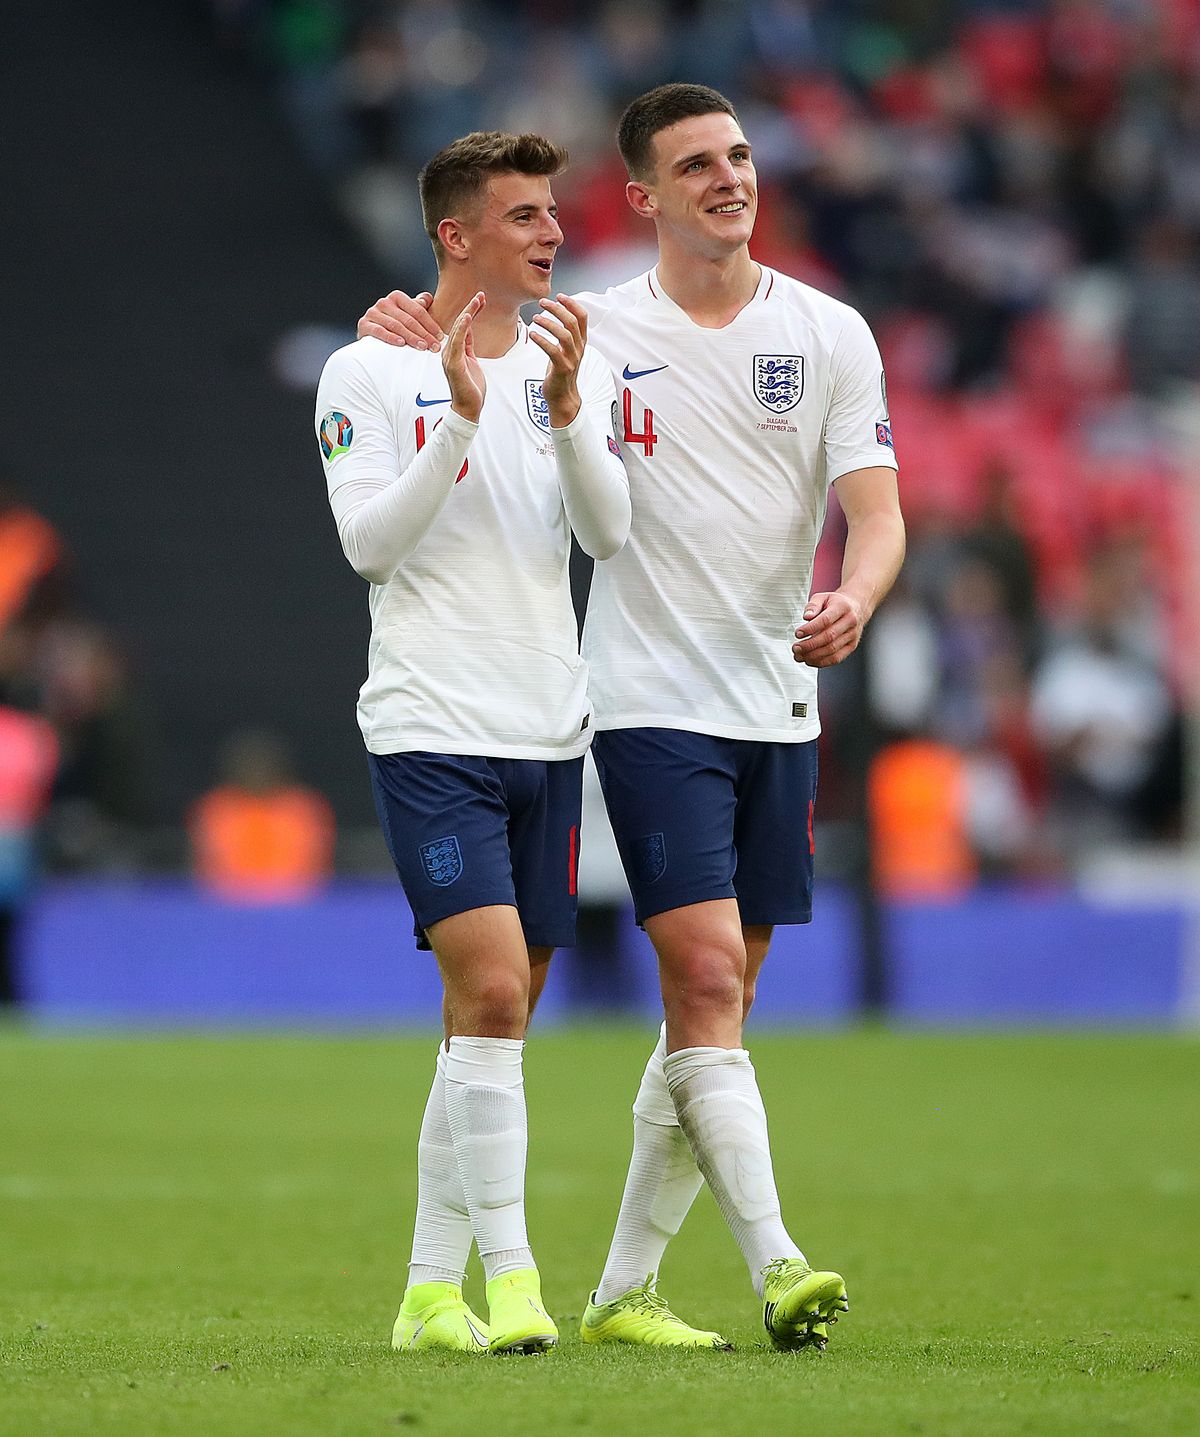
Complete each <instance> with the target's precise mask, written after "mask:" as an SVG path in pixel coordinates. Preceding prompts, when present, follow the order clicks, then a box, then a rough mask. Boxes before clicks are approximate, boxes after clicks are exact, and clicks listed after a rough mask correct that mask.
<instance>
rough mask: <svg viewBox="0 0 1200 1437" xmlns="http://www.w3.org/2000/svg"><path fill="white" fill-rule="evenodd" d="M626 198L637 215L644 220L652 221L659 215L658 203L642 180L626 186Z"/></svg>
mask: <svg viewBox="0 0 1200 1437" xmlns="http://www.w3.org/2000/svg"><path fill="white" fill-rule="evenodd" d="M625 198H626V199H627V200H628V201H629V203H630V206H631V207H632V209H633V211H634V213H635V214H638V215H641V217H642V219H644V220H652V219H653V218H654V216H655V215H656V214H657V213H658V201H657V200H656V199H655V198H654V195H653V193H652V192H651V191H650V190H648V189H647V188H646V186H645V185H644V184H642V183H641V181H640V180H630V181H629V183H628V184H627V185H626V186H625Z"/></svg>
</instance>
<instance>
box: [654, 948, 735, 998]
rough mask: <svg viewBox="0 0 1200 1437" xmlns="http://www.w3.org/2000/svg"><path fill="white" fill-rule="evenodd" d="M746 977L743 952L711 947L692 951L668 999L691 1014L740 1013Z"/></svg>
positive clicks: (676, 978)
mask: <svg viewBox="0 0 1200 1437" xmlns="http://www.w3.org/2000/svg"><path fill="white" fill-rule="evenodd" d="M745 978H746V958H745V954H744V953H740V952H738V951H737V950H735V949H732V948H729V949H724V948H710V949H707V950H701V951H699V952H696V953H694V954H692V955H691V956H690V958H689V960H688V962H687V963H686V965H684V967H683V968H682V970H681V971H680V972H679V973H678V974H677V975H676V977H675V981H674V982H673V983H671V984H670V985H669V988H670V993H669V997H668V1001H670V1000H671V999H673V1000H674V1005H675V1006H676V1007H681V1008H686V1009H687V1010H689V1011H690V1012H693V1013H713V1014H718V1013H719V1014H726V1013H730V1012H739V1011H740V1010H741V1006H742V993H743V988H744V985H745Z"/></svg>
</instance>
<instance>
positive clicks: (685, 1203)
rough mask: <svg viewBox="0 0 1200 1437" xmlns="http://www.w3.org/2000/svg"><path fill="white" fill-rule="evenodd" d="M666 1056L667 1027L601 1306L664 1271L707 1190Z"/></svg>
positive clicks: (646, 1089) (639, 1127) (637, 1118)
mask: <svg viewBox="0 0 1200 1437" xmlns="http://www.w3.org/2000/svg"><path fill="white" fill-rule="evenodd" d="M666 1051H667V1025H666V1024H665V1023H664V1024H663V1026H662V1028H661V1029H660V1031H659V1035H658V1044H657V1046H656V1047H655V1049H654V1052H653V1053H651V1054H650V1061H649V1062H648V1063H647V1064H646V1071H645V1072H644V1073H643V1074H642V1085H641V1087H640V1088H639V1089H638V1095H637V1098H636V1099H635V1100H634V1104H633V1156H632V1157H631V1158H630V1160H629V1175H628V1176H627V1177H626V1179H625V1191H624V1193H623V1194H622V1195H621V1210H620V1212H619V1213H618V1214H617V1226H616V1231H615V1232H614V1233H613V1238H612V1244H611V1246H610V1247H609V1249H608V1258H607V1260H606V1262H605V1264H604V1271H603V1273H602V1274H601V1276H600V1285H599V1287H597V1289H596V1301H597V1302H611V1301H612V1300H613V1298H615V1297H622V1296H624V1294H625V1293H627V1292H630V1291H631V1290H632V1289H633V1288H635V1287H640V1286H641V1285H642V1283H643V1282H645V1280H646V1276H647V1274H648V1273H652V1272H653V1273H657V1272H658V1266H659V1263H660V1262H661V1261H662V1256H663V1253H664V1252H665V1251H666V1248H667V1243H668V1242H670V1240H671V1238H673V1237H674V1236H675V1234H676V1233H677V1232H678V1231H679V1229H680V1227H681V1225H682V1223H683V1220H684V1218H685V1217H687V1215H688V1210H689V1209H690V1208H691V1206H692V1203H693V1202H694V1201H695V1200H696V1194H697V1193H698V1192H699V1191H700V1189H701V1188H702V1187H703V1186H704V1178H703V1177H702V1175H701V1173H700V1169H699V1168H698V1167H697V1166H696V1159H695V1158H694V1157H693V1156H692V1150H691V1147H690V1146H689V1145H688V1140H687V1138H686V1137H685V1136H684V1134H683V1129H682V1128H681V1127H680V1126H679V1119H678V1118H677V1117H676V1116H675V1104H674V1103H673V1102H672V1101H671V1094H670V1091H669V1090H668V1088H667V1080H666V1078H665V1077H664V1076H663V1058H664V1057H665V1055H666Z"/></svg>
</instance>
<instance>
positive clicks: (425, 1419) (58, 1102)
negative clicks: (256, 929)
mask: <svg viewBox="0 0 1200 1437" xmlns="http://www.w3.org/2000/svg"><path fill="white" fill-rule="evenodd" d="M652 1038H653V1035H652V1034H651V1033H649V1032H634V1031H632V1030H628V1029H622V1030H617V1031H612V1030H599V1029H583V1030H573V1031H560V1032H557V1033H555V1032H547V1033H538V1034H535V1037H534V1039H533V1041H531V1043H530V1045H529V1048H528V1050H527V1065H526V1073H527V1090H528V1095H529V1106H530V1129H531V1143H530V1150H531V1159H530V1179H529V1219H530V1233H531V1235H532V1238H533V1242H534V1247H535V1251H536V1253H537V1256H538V1259H539V1263H540V1266H541V1269H542V1274H543V1280H544V1291H545V1295H546V1298H547V1302H548V1305H549V1307H550V1310H551V1311H552V1312H553V1313H554V1314H555V1316H556V1317H557V1318H558V1320H559V1322H560V1324H561V1326H562V1329H563V1334H564V1337H563V1342H562V1345H561V1347H560V1348H559V1349H558V1351H556V1352H554V1353H552V1354H551V1355H549V1356H547V1357H544V1358H524V1359H522V1358H509V1359H494V1358H472V1357H462V1358H458V1357H445V1358H435V1357H428V1356H425V1357H405V1358H401V1357H398V1356H394V1355H393V1354H392V1353H391V1352H390V1351H389V1349H388V1338H389V1334H390V1328H391V1322H392V1318H393V1317H394V1315H395V1309H396V1306H397V1303H398V1301H399V1296H400V1292H401V1289H402V1285H403V1275H404V1262H405V1259H406V1258H407V1255H408V1241H409V1236H410V1222H411V1216H412V1210H413V1204H414V1191H415V1185H414V1174H413V1161H412V1154H413V1150H414V1147H415V1140H416V1132H417V1127H418V1124H419V1121H420V1113H421V1108H422V1105H423V1103H424V1098H425V1094H426V1091H427V1087H428V1080H429V1077H430V1074H431V1069H432V1062H433V1054H434V1044H435V1041H436V1040H435V1039H434V1037H433V1036H432V1035H430V1037H428V1038H421V1039H411V1038H404V1039H400V1040H395V1041H390V1040H383V1039H379V1038H377V1037H370V1038H320V1037H246V1038H241V1037H239V1038H220V1037H216V1038H214V1037H164V1038H157V1037H107V1036H105V1037H78V1036H74V1037H72V1036H45V1035H38V1034H32V1033H26V1032H23V1031H21V1030H19V1029H6V1030H3V1031H0V1433H2V1434H4V1437H9V1434H12V1437H18V1434H19V1437H30V1434H43V1433H44V1434H54V1437H65V1434H73V1433H93V1432H94V1433H113V1434H116V1433H120V1434H122V1437H125V1434H134V1437H141V1434H150V1435H151V1437H158V1434H184V1433H187V1434H199V1433H204V1434H217V1437H220V1434H225V1433H230V1434H232V1433H236V1434H238V1437H258V1434H271V1437H275V1434H289V1437H307V1434H322V1437H329V1434H342V1433H346V1434H366V1437H370V1434H380V1437H384V1434H388V1433H395V1432H397V1431H399V1430H405V1431H409V1430H411V1431H414V1432H418V1433H419V1432H422V1431H426V1432H430V1433H439V1434H458V1433H471V1434H480V1437H509V1434H511V1437H540V1434H551V1433H553V1434H558V1433H574V1432H582V1433H587V1432H590V1431H594V1432H601V1431H608V1430H612V1429H617V1430H627V1431H636V1432H637V1433H639V1434H645V1437H676V1434H680V1437H683V1434H688V1437H692V1434H701V1433H709V1432H718V1433H719V1432H723V1431H729V1432H737V1433H743V1432H744V1433H757V1432H764V1433H781V1434H790V1433H805V1434H808V1433H814V1434H829V1433H836V1434H837V1437H855V1435H856V1434H866V1437H890V1434H906V1433H928V1434H935V1433H936V1434H942V1433H945V1434H959V1433H963V1434H968V1433H969V1434H970V1437H988V1434H1011V1433H1080V1434H1084V1433H1086V1434H1089V1437H1094V1434H1107V1433H1114V1434H1125V1433H1147V1434H1149V1433H1154V1434H1156V1437H1162V1434H1174V1433H1179V1434H1185V1433H1186V1434H1189V1437H1191V1434H1194V1433H1195V1432H1197V1431H1200V1346H1198V1343H1197V1335H1198V1330H1200V1276H1198V1274H1197V1265H1198V1254H1200V1044H1197V1043H1196V1042H1194V1041H1191V1040H1187V1039H1175V1038H1170V1037H1142V1036H1130V1037H1051V1036H976V1037H949V1036H930V1035H903V1034H894V1033H883V1032H864V1033H852V1034H844V1035H822V1036H813V1035H807V1034H791V1035H784V1034H764V1035H758V1036H755V1037H754V1039H753V1041H752V1044H751V1046H752V1050H753V1053H754V1058H755V1063H756V1066H757V1068H758V1072H759V1078H760V1082H761V1084H762V1088H763V1092H764V1095H765V1097H766V1100H767V1107H768V1111H769V1113H770V1114H771V1120H772V1135H773V1141H774V1148H775V1157H776V1168H777V1173H778V1177H779V1185H780V1190H781V1193H782V1195H783V1198H784V1211H785V1215H786V1217H787V1219H788V1222H789V1225H790V1226H791V1228H792V1231H793V1233H794V1235H795V1236H796V1238H797V1240H798V1241H799V1242H800V1244H801V1246H802V1247H804V1249H805V1251H806V1252H807V1253H808V1255H809V1257H810V1259H811V1260H812V1261H813V1262H814V1263H815V1264H817V1265H821V1266H832V1267H836V1268H838V1269H839V1270H840V1271H842V1272H843V1273H844V1274H845V1275H846V1278H847V1283H848V1286H849V1291H850V1300H851V1307H852V1310H851V1313H850V1316H849V1317H848V1318H847V1319H846V1320H844V1321H843V1322H842V1323H841V1324H840V1325H839V1326H838V1327H837V1328H835V1329H834V1331H833V1338H832V1341H831V1342H830V1346H829V1351H828V1352H827V1353H826V1354H825V1355H824V1356H819V1355H817V1354H815V1353H799V1354H784V1353H776V1352H773V1351H771V1350H770V1349H769V1348H768V1347H767V1346H766V1344H765V1338H764V1336H763V1334H762V1331H761V1327H760V1325H759V1314H758V1308H757V1304H756V1303H755V1301H754V1298H753V1295H752V1293H751V1292H750V1289H749V1285H748V1283H747V1280H746V1278H745V1274H744V1271H743V1269H742V1265H741V1260H740V1258H739V1256H738V1253H737V1251H736V1249H735V1248H734V1246H733V1243H732V1241H731V1239H730V1238H729V1237H728V1235H727V1233H726V1231H725V1228H724V1226H723V1224H722V1222H721V1220H720V1217H719V1215H718V1213H717V1211H716V1207H715V1205H714V1204H713V1202H712V1200H711V1198H709V1196H708V1195H707V1193H705V1194H702V1196H701V1198H700V1200H699V1202H698V1203H697V1205H696V1208H695V1210H694V1211H693V1213H692V1215H691V1217H690V1218H689V1220H688V1223H687V1225H686V1226H685V1228H684V1231H683V1233H682V1234H681V1235H680V1237H679V1238H678V1239H677V1240H676V1242H675V1243H674V1244H673V1246H672V1248H671V1250H670V1252H669V1253H668V1256H667V1261H666V1263H665V1265H664V1269H663V1273H662V1277H661V1284H660V1285H661V1287H662V1289H663V1291H664V1292H665V1293H666V1294H667V1295H668V1296H669V1298H670V1299H671V1301H672V1303H673V1305H674V1306H675V1307H676V1308H677V1310H678V1311H679V1312H680V1313H681V1314H682V1315H684V1316H685V1317H687V1318H688V1319H689V1320H691V1321H693V1322H696V1323H698V1324H699V1325H701V1326H709V1327H719V1328H720V1329H721V1330H722V1331H724V1332H725V1334H726V1335H727V1336H728V1337H729V1338H730V1339H731V1340H732V1341H733V1342H734V1343H736V1345H737V1351H736V1352H735V1353H733V1354H721V1353H692V1354H672V1353H669V1352H666V1353H662V1352H660V1353H655V1352H643V1351H634V1350H625V1349H607V1348H602V1349H592V1348H584V1347H583V1346H582V1345H581V1344H580V1343H579V1341H578V1339H577V1337H576V1335H575V1330H574V1329H575V1323H576V1321H577V1318H578V1314H579V1312H580V1310H581V1306H582V1303H583V1301H584V1299H585V1296H586V1293H587V1291H588V1289H589V1287H590V1286H592V1285H593V1284H594V1283H595V1281H596V1278H597V1276H598V1274H599V1271H600V1267H601V1264H602V1260H603V1256H604V1251H605V1248H606V1246H607V1242H608V1238H609V1234H610V1230H611V1225H612V1221H613V1218H614V1216H615V1214H616V1208H617V1201H618V1198H619V1195H620V1188H621V1183H622V1179H623V1177H624V1169H625V1163H626V1159H627V1155H628V1144H629V1116H628V1113H629V1104H630V1101H631V1099H632V1095H633V1092H634V1089H635V1086H636V1083H637V1079H638V1076H639V1074H640V1071H641V1067H642V1063H643V1060H644V1057H645V1053H646V1051H647V1050H648V1048H649V1046H650V1043H651V1041H652ZM470 1287H471V1290H472V1293H473V1295H474V1296H475V1297H476V1298H478V1299H479V1300H480V1301H482V1291H481V1289H482V1283H481V1278H480V1275H479V1273H478V1270H476V1271H475V1272H474V1274H473V1276H472V1279H471V1283H470Z"/></svg>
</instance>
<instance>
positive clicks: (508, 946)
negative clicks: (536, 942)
mask: <svg viewBox="0 0 1200 1437" xmlns="http://www.w3.org/2000/svg"><path fill="white" fill-rule="evenodd" d="M427 933H428V938H429V942H430V944H431V945H432V947H433V951H434V954H435V956H436V958H437V961H438V968H439V969H440V970H441V974H442V982H443V983H444V985H445V989H446V994H447V998H448V1002H449V1008H450V1011H451V1013H452V1015H453V1023H454V1030H455V1032H456V1033H457V1034H458V1035H459V1036H482V1037H501V1038H503V1037H514V1038H516V1037H521V1036H523V1035H524V1032H525V1027H526V1024H527V1020H528V1011H529V975H530V969H529V952H528V949H527V948H526V946H525V935H524V933H523V932H522V931H521V921H520V919H519V918H518V917H517V910H516V909H515V908H514V907H512V905H511V904H490V905H488V906H486V907H479V908H469V909H466V910H465V911H464V912H462V913H454V914H451V915H450V916H449V917H446V918H442V919H439V920H438V921H437V922H436V923H431V924H430V926H429V928H428V930H427Z"/></svg>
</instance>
